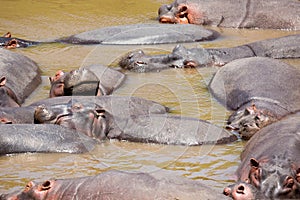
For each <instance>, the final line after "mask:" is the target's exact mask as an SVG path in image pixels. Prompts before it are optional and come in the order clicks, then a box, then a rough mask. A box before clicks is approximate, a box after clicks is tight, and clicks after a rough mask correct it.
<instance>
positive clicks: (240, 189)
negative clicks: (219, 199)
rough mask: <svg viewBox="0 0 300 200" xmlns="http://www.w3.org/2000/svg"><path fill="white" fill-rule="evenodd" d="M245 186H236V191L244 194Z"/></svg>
mask: <svg viewBox="0 0 300 200" xmlns="http://www.w3.org/2000/svg"><path fill="white" fill-rule="evenodd" d="M244 191H245V187H244V186H243V185H240V186H238V188H237V190H236V192H237V193H239V194H244Z"/></svg>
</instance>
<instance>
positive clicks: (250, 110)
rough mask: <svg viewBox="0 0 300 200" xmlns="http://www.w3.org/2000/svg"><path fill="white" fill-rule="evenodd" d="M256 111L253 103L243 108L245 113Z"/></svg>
mask: <svg viewBox="0 0 300 200" xmlns="http://www.w3.org/2000/svg"><path fill="white" fill-rule="evenodd" d="M256 111H257V109H256V106H255V104H252V105H251V106H250V107H247V108H246V109H245V114H246V113H247V114H251V115H253V114H254V113H255V112H256Z"/></svg>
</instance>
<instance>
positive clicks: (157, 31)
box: [0, 24, 219, 48]
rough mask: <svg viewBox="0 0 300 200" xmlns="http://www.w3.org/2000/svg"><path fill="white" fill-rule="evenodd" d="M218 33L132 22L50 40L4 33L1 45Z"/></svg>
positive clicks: (204, 37)
mask: <svg viewBox="0 0 300 200" xmlns="http://www.w3.org/2000/svg"><path fill="white" fill-rule="evenodd" d="M218 35H219V34H218V33H217V32H216V31H213V30H207V29H204V28H203V27H200V26H197V25H193V24H185V25H176V24H172V25H170V24H130V25H122V26H112V27H105V28H100V29H96V30H91V31H87V32H83V33H80V34H76V35H72V36H69V37H64V38H59V39H54V40H48V41H29V40H23V39H19V38H9V37H6V36H4V37H0V47H1V46H2V47H5V48H17V47H29V46H34V45H38V44H49V43H68V44H82V45H89V44H103V45H111V44H116V45H132V44H133V45H140V44H143V45H147V44H168V43H178V42H201V41H210V40H214V39H215V38H217V37H218Z"/></svg>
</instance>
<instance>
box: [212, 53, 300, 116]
mask: <svg viewBox="0 0 300 200" xmlns="http://www.w3.org/2000/svg"><path fill="white" fill-rule="evenodd" d="M299 85H300V71H299V70H298V69H296V68H294V67H292V66H290V65H288V64H285V63H283V62H281V61H278V60H274V59H270V58H261V57H252V58H245V59H239V60H235V61H233V62H231V63H229V64H227V65H225V66H224V67H223V68H222V69H220V70H219V71H218V72H217V73H216V74H215V76H214V78H213V79H212V81H211V82H210V85H209V87H210V90H211V92H212V93H213V95H214V96H215V97H216V98H217V99H218V100H219V101H220V102H221V103H223V104H225V105H226V106H227V107H228V108H229V109H232V110H237V109H238V108H240V107H241V106H243V105H244V104H246V103H248V102H251V101H253V102H255V101H263V102H268V103H271V104H276V105H277V106H279V107H282V108H283V109H285V110H287V111H288V112H293V111H297V110H299V109H300V90H299Z"/></svg>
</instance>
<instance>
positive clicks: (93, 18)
mask: <svg viewBox="0 0 300 200" xmlns="http://www.w3.org/2000/svg"><path fill="white" fill-rule="evenodd" d="M169 2H171V1H164V0H157V1H151V0H140V1H134V0H126V1H124V0H102V1H96V0H93V1H73V0H61V1H54V0H53V1H35V0H31V1H28V0H19V1H2V2H1V5H2V6H1V8H0V11H1V12H0V13H1V14H0V33H3V34H4V33H6V32H7V31H11V32H12V33H13V34H14V35H15V36H17V37H22V38H25V39H32V40H48V39H54V38H59V37H63V36H68V35H71V34H76V33H80V32H83V31H87V30H92V29H96V28H100V27H104V26H112V25H120V24H132V23H157V22H156V21H155V17H156V15H157V9H158V7H159V6H160V5H161V4H163V3H169ZM216 30H217V31H219V32H220V33H221V34H222V36H221V37H220V38H219V39H217V40H215V41H211V42H204V43H189V44H184V45H185V46H186V47H199V46H200V45H201V46H203V47H205V48H211V47H232V46H237V45H240V44H244V43H249V42H253V41H258V40H262V39H266V38H275V37H280V36H283V35H287V34H293V33H295V32H285V31H274V30H243V29H216ZM174 46H175V44H169V45H155V46H144V45H141V46H134V45H131V46H114V45H107V46H96V45H92V46H80V45H68V44H44V45H40V46H36V47H31V48H27V49H16V50H13V51H15V52H18V53H21V54H25V55H26V56H28V57H30V58H32V59H33V60H35V61H36V62H37V63H38V64H39V66H40V68H41V70H42V75H43V84H42V85H41V86H39V88H38V89H37V90H36V91H35V92H34V94H33V95H31V96H30V98H29V99H28V100H27V101H26V103H27V104H28V103H30V102H34V101H36V100H39V99H43V98H47V97H48V93H49V88H50V86H49V81H48V78H47V76H51V75H53V74H54V73H55V72H56V71H57V70H60V69H63V70H66V71H70V70H72V69H76V68H79V67H82V66H87V65H90V64H101V65H109V64H111V63H116V60H117V59H118V58H120V57H121V56H123V55H124V54H126V53H127V52H128V51H133V50H136V49H143V50H145V51H146V53H147V52H152V53H166V52H170V51H171V50H172V49H173V48H174ZM286 62H289V63H290V64H292V65H294V66H296V67H299V63H300V61H299V59H298V60H287V61H286ZM217 69H218V68H213V67H207V68H201V69H186V70H181V69H171V70H164V71H161V72H159V73H156V72H155V73H147V74H137V73H130V72H125V73H126V74H127V79H126V80H125V82H124V84H123V85H122V86H121V87H120V88H119V89H118V90H117V91H116V92H115V93H114V95H126V96H138V97H144V98H147V99H150V100H154V101H158V102H160V103H162V104H164V105H166V106H168V107H170V109H171V112H172V113H174V114H180V115H184V116H191V117H196V118H200V119H204V120H209V121H211V122H212V123H215V124H217V125H219V126H223V124H224V122H225V120H226V118H227V116H228V115H229V112H228V111H226V109H225V108H224V107H223V106H221V105H220V104H218V103H217V102H216V101H215V100H214V99H213V98H212V97H211V95H210V94H209V93H208V91H207V84H208V83H209V81H210V79H211V77H212V76H213V73H214V72H215V71H216V70H217ZM299 69H300V67H299ZM186 134H188V133H186ZM243 144H244V143H243V142H240V141H239V142H235V143H233V144H230V145H220V146H201V147H185V146H167V145H155V144H136V143H130V142H124V141H122V142H118V141H107V142H105V143H103V144H101V145H100V146H99V147H97V149H95V150H94V151H92V152H90V153H87V154H82V155H73V154H20V155H10V156H3V157H0V168H1V170H0V193H1V192H5V191H12V190H14V189H16V188H22V187H24V186H25V184H26V183H27V182H28V181H29V180H33V179H34V180H40V181H42V180H45V179H48V178H69V177H80V176H86V175H95V174H98V173H100V172H102V171H106V170H110V169H120V170H129V171H132V170H134V171H144V172H149V173H155V171H157V170H168V171H172V172H173V173H174V174H177V175H181V176H186V177H188V178H191V179H195V180H202V181H204V182H205V183H206V184H208V185H210V186H212V187H214V188H220V191H221V188H222V187H223V186H224V185H227V184H228V182H232V181H233V180H234V175H233V174H234V171H235V169H236V168H237V165H238V163H239V154H240V152H241V151H242V148H243Z"/></svg>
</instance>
